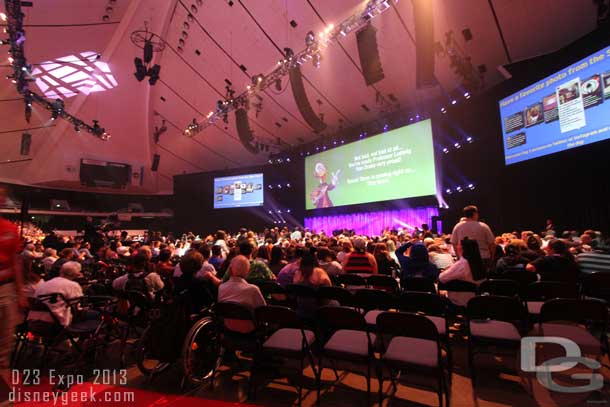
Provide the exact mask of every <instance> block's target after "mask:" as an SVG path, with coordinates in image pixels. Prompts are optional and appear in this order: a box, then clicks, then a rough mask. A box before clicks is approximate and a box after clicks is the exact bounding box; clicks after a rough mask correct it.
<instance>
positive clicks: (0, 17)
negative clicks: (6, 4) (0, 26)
mask: <svg viewBox="0 0 610 407" xmlns="http://www.w3.org/2000/svg"><path fill="white" fill-rule="evenodd" d="M0 20H2V21H6V14H4V13H0Z"/></svg>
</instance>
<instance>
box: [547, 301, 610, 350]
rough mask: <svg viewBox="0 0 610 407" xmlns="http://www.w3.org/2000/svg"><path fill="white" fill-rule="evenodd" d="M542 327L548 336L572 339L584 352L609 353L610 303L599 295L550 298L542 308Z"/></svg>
mask: <svg viewBox="0 0 610 407" xmlns="http://www.w3.org/2000/svg"><path fill="white" fill-rule="evenodd" d="M565 322H569V323H570V324H565ZM540 329H541V332H542V333H543V335H544V336H558V337H561V338H568V339H571V340H572V341H574V342H576V343H577V344H578V345H579V346H580V347H581V349H582V350H583V352H587V353H589V352H590V353H592V354H595V355H603V354H607V353H608V351H609V347H608V304H607V303H606V302H605V301H604V300H600V299H597V298H590V299H584V300H578V299H573V298H558V299H553V300H549V301H547V302H545V303H544V304H543V305H542V309H541V310H540ZM585 331H586V332H585Z"/></svg>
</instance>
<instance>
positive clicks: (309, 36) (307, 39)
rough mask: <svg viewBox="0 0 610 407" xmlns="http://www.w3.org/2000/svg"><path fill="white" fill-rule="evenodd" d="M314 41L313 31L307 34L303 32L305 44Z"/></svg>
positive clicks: (308, 44)
mask: <svg viewBox="0 0 610 407" xmlns="http://www.w3.org/2000/svg"><path fill="white" fill-rule="evenodd" d="M315 42H316V35H315V34H314V33H313V31H309V32H308V33H307V34H305V45H307V46H308V47H309V46H312V45H313V44H315Z"/></svg>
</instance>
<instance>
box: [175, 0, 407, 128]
mask: <svg viewBox="0 0 610 407" xmlns="http://www.w3.org/2000/svg"><path fill="white" fill-rule="evenodd" d="M392 2H394V3H397V2H398V0H370V1H368V2H367V3H366V4H365V5H364V7H362V8H361V9H360V10H358V11H357V12H356V13H355V14H353V15H352V16H350V17H348V18H346V19H345V20H343V21H342V22H340V23H338V24H329V25H328V26H327V27H326V28H325V29H324V30H323V31H321V32H320V33H319V34H318V36H317V37H316V35H315V34H314V33H313V32H312V31H310V32H308V33H307V35H306V37H305V44H306V47H305V49H303V50H302V51H300V52H298V53H294V54H292V53H291V52H287V51H286V50H284V54H285V57H284V59H282V60H280V61H279V62H278V63H277V65H276V67H275V69H273V71H271V72H270V73H268V74H267V75H262V74H261V75H257V76H255V78H256V80H254V78H253V80H252V84H250V85H248V86H247V88H246V91H244V92H243V93H241V94H240V95H238V96H236V97H235V98H233V100H232V101H231V102H230V101H229V100H225V102H227V104H226V106H227V107H226V111H225V109H223V110H220V109H216V111H215V112H211V114H210V115H207V116H206V117H205V119H204V120H202V121H201V122H197V121H195V122H194V123H191V124H189V125H188V126H187V127H186V128H185V130H184V133H183V134H184V135H186V136H189V137H193V136H194V135H196V134H197V133H199V132H201V131H203V130H204V129H206V128H207V127H209V126H211V125H213V124H214V123H216V122H217V121H218V120H222V119H223V118H224V116H225V115H226V114H227V113H228V112H230V111H233V110H236V109H238V108H239V107H242V106H249V105H250V102H249V100H250V98H252V97H254V96H258V94H259V93H262V92H263V91H265V90H266V89H267V88H269V87H271V86H274V85H275V83H276V82H277V81H278V80H281V78H283V77H284V76H286V75H288V72H289V71H290V70H291V69H294V68H296V67H298V66H299V65H301V64H304V63H307V62H309V61H311V62H312V63H313V64H314V66H316V67H317V66H319V64H320V60H321V58H322V55H321V51H322V50H323V49H325V48H326V47H328V46H329V45H330V43H332V42H335V41H337V40H339V39H341V38H343V37H345V36H347V35H348V34H350V33H352V32H355V31H357V30H359V29H360V28H362V27H364V26H365V25H367V24H369V22H370V21H371V19H373V18H375V17H377V16H379V15H380V14H382V13H383V12H384V11H386V10H387V9H389V8H390V7H391V3H392Z"/></svg>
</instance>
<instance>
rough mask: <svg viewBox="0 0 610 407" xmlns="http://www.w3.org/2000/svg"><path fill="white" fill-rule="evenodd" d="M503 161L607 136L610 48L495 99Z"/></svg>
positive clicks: (514, 159) (609, 103) (560, 148)
mask: <svg viewBox="0 0 610 407" xmlns="http://www.w3.org/2000/svg"><path fill="white" fill-rule="evenodd" d="M500 116H501V119H502V138H503V141H504V159H505V162H506V165H510V164H514V163H518V162H520V161H525V160H529V159H532V158H536V157H541V156H544V155H547V154H552V153H556V152H559V151H564V150H569V149H571V148H575V147H580V146H584V145H585V144H591V143H595V142H597V141H601V140H606V139H607V138H609V137H610V131H608V129H609V127H608V126H609V125H610V47H607V48H605V49H603V50H601V51H599V52H596V53H595V54H593V55H590V56H588V57H587V58H585V59H583V60H580V61H578V62H576V63H575V64H572V65H570V66H568V67H566V68H565V69H562V70H561V71H559V72H557V73H555V74H553V75H551V76H549V77H547V78H544V79H542V80H541V81H538V82H536V83H535V84H533V85H531V86H528V87H527V88H525V89H522V90H520V91H519V92H517V93H515V94H513V95H511V96H509V97H507V98H505V99H502V100H501V101H500Z"/></svg>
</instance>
